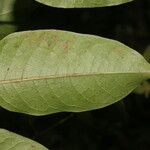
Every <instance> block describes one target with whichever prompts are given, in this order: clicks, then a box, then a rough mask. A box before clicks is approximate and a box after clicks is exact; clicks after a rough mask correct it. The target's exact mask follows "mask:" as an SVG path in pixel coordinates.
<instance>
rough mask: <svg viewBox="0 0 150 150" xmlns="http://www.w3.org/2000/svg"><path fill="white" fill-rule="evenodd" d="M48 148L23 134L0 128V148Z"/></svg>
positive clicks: (3, 149)
mask: <svg viewBox="0 0 150 150" xmlns="http://www.w3.org/2000/svg"><path fill="white" fill-rule="evenodd" d="M8 149H11V150H48V149H47V148H46V147H44V146H42V145H41V144H38V143H36V142H35V141H32V140H30V139H27V138H25V137H23V136H20V135H17V134H15V133H12V132H9V131H7V130H4V129H0V150H8Z"/></svg>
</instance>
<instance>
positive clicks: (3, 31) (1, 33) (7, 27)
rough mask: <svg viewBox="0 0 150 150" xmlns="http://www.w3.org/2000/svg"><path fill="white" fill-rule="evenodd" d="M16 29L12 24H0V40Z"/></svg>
mask: <svg viewBox="0 0 150 150" xmlns="http://www.w3.org/2000/svg"><path fill="white" fill-rule="evenodd" d="M16 30H17V26H16V25H14V24H0V40H1V39H2V38H4V37H5V36H7V35H8V34H10V33H13V32H15V31H16Z"/></svg>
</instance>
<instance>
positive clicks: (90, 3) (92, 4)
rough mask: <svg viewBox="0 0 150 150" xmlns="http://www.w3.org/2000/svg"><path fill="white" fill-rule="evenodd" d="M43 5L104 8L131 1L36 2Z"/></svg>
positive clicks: (44, 0)
mask: <svg viewBox="0 0 150 150" xmlns="http://www.w3.org/2000/svg"><path fill="white" fill-rule="evenodd" d="M36 1H38V2H40V3H43V4H45V5H49V6H53V7H62V8H84V7H87V8H88V7H104V6H112V5H119V4H123V3H127V2H131V1H133V0H36Z"/></svg>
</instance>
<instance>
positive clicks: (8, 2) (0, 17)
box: [0, 0, 16, 21]
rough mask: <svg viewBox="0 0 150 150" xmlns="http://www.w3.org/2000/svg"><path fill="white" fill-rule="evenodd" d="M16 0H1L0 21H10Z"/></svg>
mask: <svg viewBox="0 0 150 150" xmlns="http://www.w3.org/2000/svg"><path fill="white" fill-rule="evenodd" d="M15 1H16V0H1V2H0V21H10V20H12V19H13V9H14V4H15Z"/></svg>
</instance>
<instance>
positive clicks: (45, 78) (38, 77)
mask: <svg viewBox="0 0 150 150" xmlns="http://www.w3.org/2000/svg"><path fill="white" fill-rule="evenodd" d="M119 74H141V75H142V74H143V75H145V78H146V77H147V78H150V72H107V73H73V74H66V75H65V74H64V75H49V76H33V77H25V78H16V79H7V80H0V84H9V83H19V82H27V81H36V80H49V79H59V78H68V77H71V78H73V77H84V76H86V77H87V76H97V75H119Z"/></svg>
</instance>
